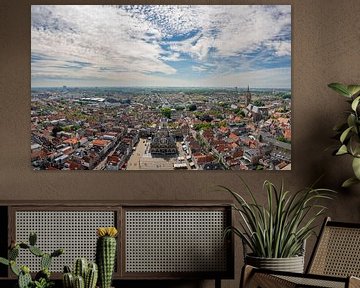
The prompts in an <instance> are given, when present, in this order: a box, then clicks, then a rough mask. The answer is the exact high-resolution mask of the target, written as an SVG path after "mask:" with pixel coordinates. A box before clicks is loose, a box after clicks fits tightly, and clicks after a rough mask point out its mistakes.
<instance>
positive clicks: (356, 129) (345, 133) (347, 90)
mask: <svg viewBox="0 0 360 288" xmlns="http://www.w3.org/2000/svg"><path fill="white" fill-rule="evenodd" d="M328 86H329V87H330V88H331V89H333V90H334V91H336V92H337V93H339V94H340V95H342V96H344V97H346V98H347V102H348V103H349V104H350V105H351V109H350V110H349V112H348V113H347V114H348V116H347V121H346V122H345V123H342V124H341V125H338V126H336V127H335V128H334V130H335V131H336V132H337V133H338V137H339V140H340V145H339V147H338V148H337V149H336V151H335V152H334V154H335V155H347V154H348V155H350V156H351V157H352V158H353V160H352V168H353V171H354V177H351V178H349V179H347V180H346V181H345V182H344V183H343V184H342V186H343V187H349V186H351V185H353V184H357V183H359V182H360V138H359V136H360V108H359V101H360V85H344V84H341V83H331V84H329V85H328Z"/></svg>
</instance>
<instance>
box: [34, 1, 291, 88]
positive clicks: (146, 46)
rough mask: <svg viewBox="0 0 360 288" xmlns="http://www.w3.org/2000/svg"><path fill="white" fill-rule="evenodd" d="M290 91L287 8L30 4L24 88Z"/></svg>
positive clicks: (288, 8) (285, 6) (288, 13)
mask: <svg viewBox="0 0 360 288" xmlns="http://www.w3.org/2000/svg"><path fill="white" fill-rule="evenodd" d="M248 84H250V86H254V87H258V88H259V89H261V87H264V88H262V89H265V87H266V88H268V89H291V5H117V6H115V5H32V6H31V87H34V88H35V87H37V88H41V87H44V88H46V87H49V88H50V87H62V86H64V85H65V86H68V87H78V88H80V87H119V86H120V87H134V88H137V87H153V86H154V87H196V88H205V87H214V88H215V87H218V88H221V87H236V86H237V87H247V85H248Z"/></svg>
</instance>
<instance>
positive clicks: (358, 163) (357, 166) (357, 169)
mask: <svg viewBox="0 0 360 288" xmlns="http://www.w3.org/2000/svg"><path fill="white" fill-rule="evenodd" d="M352 168H353V170H354V174H355V176H356V178H357V179H359V180H360V158H357V157H354V159H353V162H352Z"/></svg>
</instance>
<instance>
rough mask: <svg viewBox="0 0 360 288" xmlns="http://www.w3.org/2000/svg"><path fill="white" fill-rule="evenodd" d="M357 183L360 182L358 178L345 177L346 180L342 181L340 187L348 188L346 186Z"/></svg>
mask: <svg viewBox="0 0 360 288" xmlns="http://www.w3.org/2000/svg"><path fill="white" fill-rule="evenodd" d="M358 183H360V180H359V179H357V178H355V177H351V178H349V179H347V180H346V181H344V183H343V184H342V185H341V187H344V188H348V187H350V186H352V185H355V184H358Z"/></svg>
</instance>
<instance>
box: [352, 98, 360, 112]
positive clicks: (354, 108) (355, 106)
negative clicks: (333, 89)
mask: <svg viewBox="0 0 360 288" xmlns="http://www.w3.org/2000/svg"><path fill="white" fill-rule="evenodd" d="M359 101H360V96H358V97H356V98H355V99H354V101H352V103H351V109H352V110H354V111H356V108H357V107H358V105H359Z"/></svg>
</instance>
